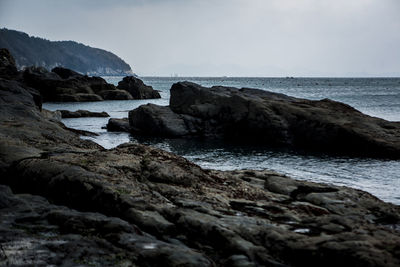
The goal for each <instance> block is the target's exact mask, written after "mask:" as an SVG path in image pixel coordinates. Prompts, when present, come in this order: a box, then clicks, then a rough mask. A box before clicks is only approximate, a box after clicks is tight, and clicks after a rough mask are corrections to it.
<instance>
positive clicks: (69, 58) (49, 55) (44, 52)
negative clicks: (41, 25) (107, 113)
mask: <svg viewBox="0 0 400 267" xmlns="http://www.w3.org/2000/svg"><path fill="white" fill-rule="evenodd" d="M0 48H7V49H9V50H10V52H11V54H12V55H13V57H14V58H15V60H16V64H17V67H18V68H19V69H23V68H25V67H27V66H32V65H34V66H41V67H45V68H46V69H48V70H51V69H52V68H54V67H65V68H69V69H73V70H75V71H78V72H80V73H82V74H86V75H97V76H102V75H107V76H115V75H132V74H133V71H132V69H131V67H130V66H129V64H127V63H126V62H125V61H124V60H123V59H121V58H120V57H118V56H117V55H115V54H113V53H112V52H109V51H106V50H104V49H100V48H94V47H90V46H88V45H85V44H82V43H78V42H75V41H50V40H47V39H44V38H41V37H34V36H30V35H28V34H27V33H25V32H22V31H16V30H10V29H6V28H1V29H0Z"/></svg>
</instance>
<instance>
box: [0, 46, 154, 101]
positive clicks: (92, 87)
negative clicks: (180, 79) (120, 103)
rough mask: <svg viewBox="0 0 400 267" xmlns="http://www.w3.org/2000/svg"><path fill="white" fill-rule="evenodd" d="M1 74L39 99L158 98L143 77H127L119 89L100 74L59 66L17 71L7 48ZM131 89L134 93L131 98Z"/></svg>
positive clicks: (2, 54) (1, 55)
mask: <svg viewBox="0 0 400 267" xmlns="http://www.w3.org/2000/svg"><path fill="white" fill-rule="evenodd" d="M0 59H1V60H0V64H1V65H0V73H1V74H0V77H3V78H5V79H9V80H10V79H11V80H18V81H21V82H23V83H24V84H25V86H26V87H29V88H33V89H30V90H35V91H36V92H37V94H40V95H41V98H40V99H37V101H42V100H43V101H44V102H48V101H55V102H82V101H102V100H131V99H134V98H136V99H142V98H159V97H160V95H159V93H158V92H157V91H155V90H153V88H152V87H151V86H147V85H145V84H144V83H143V82H142V81H141V80H140V79H137V78H134V77H126V78H124V80H123V81H122V82H120V87H119V88H118V89H117V88H116V87H115V86H114V85H112V84H109V83H107V82H106V81H105V80H104V79H103V78H101V77H89V76H84V75H81V74H79V73H77V72H75V71H73V70H70V69H66V68H62V67H56V68H54V69H52V71H51V72H49V71H48V70H47V69H46V68H44V67H29V68H26V69H25V70H24V71H23V72H18V70H17V67H16V65H15V61H14V58H13V57H12V56H11V54H10V53H9V51H8V50H7V49H1V50H0ZM131 92H132V93H133V94H134V97H132V95H131Z"/></svg>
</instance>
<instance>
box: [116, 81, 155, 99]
mask: <svg viewBox="0 0 400 267" xmlns="http://www.w3.org/2000/svg"><path fill="white" fill-rule="evenodd" d="M117 88H118V89H122V90H126V91H128V92H129V93H130V94H131V95H132V97H133V98H134V99H151V98H161V96H160V94H159V93H158V92H157V91H156V90H154V89H153V87H151V86H149V85H145V84H144V83H143V81H142V80H140V79H139V78H136V77H134V76H127V77H125V78H124V79H123V80H122V81H120V82H119V83H118V86H117Z"/></svg>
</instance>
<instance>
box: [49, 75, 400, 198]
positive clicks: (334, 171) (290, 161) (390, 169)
mask: <svg viewBox="0 0 400 267" xmlns="http://www.w3.org/2000/svg"><path fill="white" fill-rule="evenodd" d="M105 78H106V80H107V81H108V82H110V83H114V84H117V83H118V81H120V80H121V79H122V77H105ZM142 79H143V81H144V82H145V83H146V84H149V85H152V86H153V87H154V88H155V89H156V90H159V91H160V94H161V97H162V98H161V99H153V100H129V101H103V102H82V103H45V104H44V108H47V109H49V110H57V109H67V110H72V111H74V110H78V109H86V110H90V111H106V112H108V113H109V114H110V116H111V117H114V118H123V117H127V114H128V112H129V111H130V110H132V109H134V108H136V107H138V106H140V105H142V104H146V103H154V104H158V105H168V102H169V89H170V88H171V85H172V84H173V83H175V82H178V81H186V80H187V81H192V82H195V83H198V84H201V85H203V86H213V85H225V86H233V87H239V88H241V87H250V88H259V89H265V90H269V91H273V92H278V93H283V94H287V95H291V96H294V97H300V98H307V99H323V98H330V99H333V100H336V101H341V102H344V103H347V104H349V105H351V106H353V107H355V108H356V109H358V110H360V111H362V112H364V113H366V114H368V115H371V116H375V117H379V118H383V119H386V120H390V121H400V78H227V77H221V78H191V77H187V78H180V77H173V78H172V77H171V78H170V77H144V78H142ZM107 121H108V118H78V119H64V120H63V122H64V123H65V124H66V125H67V126H68V127H72V128H76V129H82V130H88V131H92V132H96V133H98V134H99V136H97V137H89V138H88V139H91V140H93V141H95V142H97V143H99V144H100V145H102V146H103V147H105V148H112V147H115V146H117V145H119V144H121V143H124V142H135V143H143V144H147V145H152V146H155V147H158V148H162V149H164V150H167V151H171V152H173V153H175V154H178V155H181V156H183V157H185V158H187V159H189V160H191V161H193V162H195V163H196V164H198V165H200V166H202V167H204V168H211V169H219V170H233V169H272V170H275V171H278V172H281V173H284V174H287V175H289V176H291V177H294V178H297V179H302V180H309V181H315V182H323V183H329V184H336V185H344V186H350V187H353V188H358V189H362V190H365V191H367V192H370V193H372V194H373V195H375V196H377V197H379V198H380V199H382V200H384V201H388V202H392V203H395V204H400V190H399V188H400V160H386V159H370V158H354V157H344V156H332V155H325V154H312V153H302V152H298V151H297V152H296V151H290V150H276V149H274V150H271V149H266V148H264V147H257V146H237V145H232V144H225V143H221V142H210V141H201V140H182V139H163V138H144V137H138V136H132V135H129V134H128V133H108V132H107V131H106V130H105V129H103V128H102V127H104V126H105V125H106V124H107Z"/></svg>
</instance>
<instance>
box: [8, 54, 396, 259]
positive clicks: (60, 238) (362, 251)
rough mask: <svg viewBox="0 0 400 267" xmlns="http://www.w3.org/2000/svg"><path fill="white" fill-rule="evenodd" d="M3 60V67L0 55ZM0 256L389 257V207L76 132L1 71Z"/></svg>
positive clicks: (392, 208)
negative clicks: (106, 144) (107, 144)
mask: <svg viewBox="0 0 400 267" xmlns="http://www.w3.org/2000/svg"><path fill="white" fill-rule="evenodd" d="M7 64H8V65H7ZM9 67H10V63H7V62H5V61H4V60H0V166H1V168H0V177H1V179H0V184H1V185H0V222H1V223H0V248H1V249H0V265H1V266H16V265H17V266H18V265H19V266H27V265H28V266H48V265H62V266H399V265H400V253H399V252H400V230H399V225H400V207H399V206H396V205H393V204H390V203H385V202H382V201H380V200H379V199H377V198H375V197H374V196H372V195H370V194H368V193H366V192H363V191H360V190H355V189H351V188H346V187H339V186H333V185H325V184H317V183H311V182H305V181H297V180H294V179H292V178H290V177H286V176H284V175H281V174H278V173H275V172H271V171H268V170H265V171H252V170H241V171H228V172H223V171H215V170H205V169H202V168H200V167H199V166H197V165H195V164H193V163H191V162H189V161H188V160H186V159H184V158H181V157H179V156H176V155H174V154H171V153H168V152H165V151H162V150H159V149H155V148H152V147H148V146H143V145H137V144H129V143H127V144H123V145H120V146H118V147H117V148H114V149H111V150H105V149H103V148H102V147H100V146H99V145H97V144H95V143H93V142H91V141H88V140H82V139H80V138H79V135H78V134H77V133H75V132H73V131H71V130H70V129H68V128H66V127H65V126H64V125H63V124H62V123H61V122H60V121H59V120H57V119H56V118H55V117H54V116H52V115H51V113H50V112H48V111H45V110H42V109H41V105H40V102H39V101H38V100H37V97H38V96H40V93H39V92H38V91H36V90H35V89H33V88H27V87H26V84H25V83H23V82H21V81H19V80H13V79H10V78H9V76H8V74H7V75H6V74H5V72H2V71H3V70H5V69H9Z"/></svg>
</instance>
